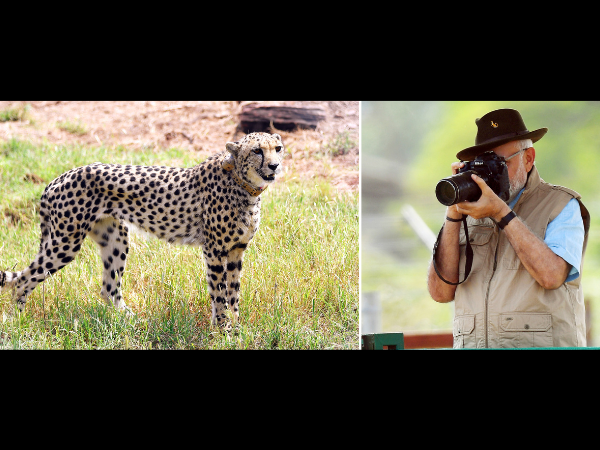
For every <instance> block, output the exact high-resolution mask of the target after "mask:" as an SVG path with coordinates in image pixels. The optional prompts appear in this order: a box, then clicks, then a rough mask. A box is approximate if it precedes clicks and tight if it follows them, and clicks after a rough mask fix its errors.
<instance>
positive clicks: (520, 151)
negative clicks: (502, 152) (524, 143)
mask: <svg viewBox="0 0 600 450" xmlns="http://www.w3.org/2000/svg"><path fill="white" fill-rule="evenodd" d="M530 148H531V147H527V148H524V149H523V150H519V151H518V152H517V153H513V154H512V155H510V156H509V157H508V158H504V161H508V160H509V159H511V158H514V157H515V156H517V155H518V154H519V153H523V152H524V151H525V150H529V149H530Z"/></svg>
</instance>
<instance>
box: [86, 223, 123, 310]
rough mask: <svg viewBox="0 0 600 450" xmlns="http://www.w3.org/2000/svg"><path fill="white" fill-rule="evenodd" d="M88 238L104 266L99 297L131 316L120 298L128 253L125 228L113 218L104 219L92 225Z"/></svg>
mask: <svg viewBox="0 0 600 450" xmlns="http://www.w3.org/2000/svg"><path fill="white" fill-rule="evenodd" d="M88 236H89V237H90V238H91V239H92V240H93V241H94V242H96V243H97V244H98V246H99V247H100V257H101V259H102V264H103V266H104V269H103V272H102V290H101V291H100V295H101V296H102V298H103V299H104V300H105V301H106V303H108V304H109V305H113V306H114V307H115V308H117V309H118V310H125V311H126V312H127V314H132V311H131V309H129V307H128V306H127V305H126V304H125V301H124V300H123V297H122V296H121V279H122V277H123V272H124V270H125V262H126V260H127V253H129V242H128V230H127V226H126V225H124V224H122V223H121V222H120V221H119V220H118V219H115V218H114V217H106V218H104V219H101V220H99V221H98V222H96V223H95V224H94V226H93V227H92V230H91V231H90V232H89V234H88Z"/></svg>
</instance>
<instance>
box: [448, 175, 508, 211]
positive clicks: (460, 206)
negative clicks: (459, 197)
mask: <svg viewBox="0 0 600 450" xmlns="http://www.w3.org/2000/svg"><path fill="white" fill-rule="evenodd" d="M471 178H472V179H473V181H474V182H475V183H477V185H478V186H479V188H480V189H481V197H480V198H479V200H477V201H476V202H461V203H457V204H456V209H457V211H458V212H460V213H462V214H467V215H469V216H471V217H472V218H473V219H483V218H485V217H491V218H492V219H494V220H495V221H496V222H499V221H500V220H502V218H503V217H504V216H506V215H507V214H508V213H509V212H510V208H509V207H508V205H507V204H506V203H505V202H504V201H503V200H502V199H501V198H500V197H498V196H497V195H496V194H495V193H494V191H492V189H491V188H490V187H489V186H488V185H487V184H486V182H485V181H483V179H481V178H480V177H478V176H477V175H475V174H472V175H471Z"/></svg>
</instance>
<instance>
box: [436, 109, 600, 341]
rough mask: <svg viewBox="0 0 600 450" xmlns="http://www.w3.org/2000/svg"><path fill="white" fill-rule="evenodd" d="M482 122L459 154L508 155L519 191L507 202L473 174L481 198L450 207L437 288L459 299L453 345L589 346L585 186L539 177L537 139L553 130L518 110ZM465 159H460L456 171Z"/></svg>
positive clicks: (468, 157)
mask: <svg viewBox="0 0 600 450" xmlns="http://www.w3.org/2000/svg"><path fill="white" fill-rule="evenodd" d="M475 123H476V124H477V136H476V138H475V145H474V146H473V147H469V148H466V149H464V150H462V151H460V152H458V154H457V155H456V156H457V158H458V159H460V160H461V161H472V160H474V159H475V158H476V157H477V156H478V155H480V154H481V153H483V152H486V151H493V152H494V153H496V155H498V156H501V157H504V159H505V161H506V165H507V168H508V177H509V181H510V192H509V198H508V200H507V201H506V202H504V201H503V200H501V199H500V198H499V197H498V196H497V195H496V194H495V193H494V192H493V191H492V189H491V188H490V187H489V186H488V185H487V184H486V183H485V181H484V180H482V179H481V178H480V177H478V176H477V175H472V179H473V181H474V182H475V183H477V185H478V186H479V188H480V189H481V191H482V194H481V197H480V198H479V200H477V201H475V202H468V201H465V202H461V203H457V204H454V205H451V206H448V208H447V210H446V220H445V222H444V226H443V227H442V230H441V231H440V235H439V237H438V242H437V244H436V248H435V251H434V259H435V261H432V263H431V264H430V267H429V273H428V289H429V292H430V294H431V296H432V298H433V299H434V300H436V301H438V302H442V303H445V302H450V301H452V300H454V301H455V318H454V324H453V325H454V326H453V334H454V347H455V348H463V347H464V348H503V347H519V348H524V347H582V346H586V328H585V309H584V303H583V291H582V287H581V276H580V274H581V268H582V263H583V256H584V254H585V248H586V246H587V237H588V230H589V225H590V216H589V213H588V211H587V209H586V208H585V206H584V205H583V203H581V200H580V199H581V196H580V195H579V194H578V193H577V192H575V191H572V190H570V189H567V188H565V187H562V186H556V185H552V184H549V183H546V182H545V181H544V180H542V178H540V175H539V173H538V171H537V168H536V166H535V165H534V161H535V154H536V151H535V149H534V148H533V143H535V142H537V141H538V140H540V139H541V138H542V137H543V136H544V135H545V134H546V132H547V131H548V129H547V128H540V129H538V130H535V131H529V130H528V129H527V127H526V126H525V123H524V122H523V119H522V117H521V115H520V113H519V112H518V111H516V110H514V109H499V110H496V111H492V112H490V113H488V114H486V115H484V116H483V117H481V118H480V119H477V120H476V121H475ZM463 165H464V163H463V162H455V163H452V165H451V167H452V172H453V173H454V174H456V173H458V170H459V168H461V167H463ZM464 219H466V221H465V220H464ZM465 225H466V226H467V230H465V229H464V228H465ZM465 231H467V233H465ZM467 236H468V242H467ZM468 259H471V260H472V265H471V266H470V267H471V270H470V273H469V270H468V269H466V270H465V269H463V268H464V267H465V264H466V263H467V262H468V261H467V260H468ZM434 263H435V265H434ZM467 266H468V264H467ZM434 269H435V270H434ZM465 272H466V273H465ZM465 275H467V278H466V279H465Z"/></svg>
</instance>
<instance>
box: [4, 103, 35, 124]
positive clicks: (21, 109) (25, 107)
mask: <svg viewBox="0 0 600 450" xmlns="http://www.w3.org/2000/svg"><path fill="white" fill-rule="evenodd" d="M30 109H31V105H30V104H28V103H26V104H21V105H15V106H10V107H8V108H6V109H3V110H2V111H0V122H17V121H19V120H31V116H30V114H29V110H30Z"/></svg>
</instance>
